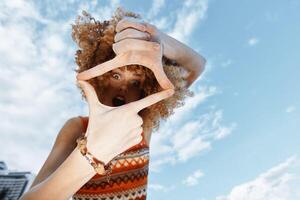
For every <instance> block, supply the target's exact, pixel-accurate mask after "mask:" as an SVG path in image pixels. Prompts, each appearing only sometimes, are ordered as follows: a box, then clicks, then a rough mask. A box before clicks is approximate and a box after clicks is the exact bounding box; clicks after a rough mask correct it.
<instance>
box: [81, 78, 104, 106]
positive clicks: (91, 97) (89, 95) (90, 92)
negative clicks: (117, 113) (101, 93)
mask: <svg viewBox="0 0 300 200" xmlns="http://www.w3.org/2000/svg"><path fill="white" fill-rule="evenodd" d="M77 83H78V84H79V86H80V87H81V89H82V90H83V92H84V94H85V96H86V99H87V102H88V104H89V108H90V109H91V108H93V106H94V105H96V104H98V103H99V101H98V96H97V94H96V91H95V89H94V87H93V86H92V85H91V84H90V83H88V82H87V81H77Z"/></svg>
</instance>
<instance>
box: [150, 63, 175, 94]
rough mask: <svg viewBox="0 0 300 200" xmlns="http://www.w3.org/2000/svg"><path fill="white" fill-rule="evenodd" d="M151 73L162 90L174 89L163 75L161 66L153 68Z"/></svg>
mask: <svg viewBox="0 0 300 200" xmlns="http://www.w3.org/2000/svg"><path fill="white" fill-rule="evenodd" d="M159 65H161V64H159ZM153 73H154V76H155V78H156V80H157V82H158V83H159V85H160V86H161V87H162V88H163V89H174V88H175V87H174V85H173V83H172V82H171V81H170V80H169V78H168V77H167V75H166V74H165V72H164V70H163V67H162V65H161V66H160V67H156V68H154V69H153Z"/></svg>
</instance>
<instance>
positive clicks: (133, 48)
mask: <svg viewBox="0 0 300 200" xmlns="http://www.w3.org/2000/svg"><path fill="white" fill-rule="evenodd" d="M126 27H133V28H135V29H141V28H142V30H144V28H143V26H142V25H141V24H139V23H137V22H131V21H127V20H123V21H122V20H121V21H120V22H119V23H118V25H117V28H116V30H117V32H118V33H117V34H116V36H115V41H117V42H116V43H114V44H113V50H114V51H115V53H116V57H115V58H113V59H112V60H109V61H107V62H105V63H102V64H100V65H97V66H95V67H93V68H91V69H89V70H86V71H84V72H81V73H79V74H78V75H77V80H78V83H79V85H80V86H81V88H82V89H83V91H84V93H85V95H86V99H87V102H88V105H89V123H88V127H87V132H86V135H87V140H88V141H90V142H88V144H87V148H88V149H90V152H91V153H92V154H93V155H95V156H96V157H97V158H98V159H100V160H102V161H104V162H105V163H108V162H109V161H110V160H111V159H112V158H114V157H115V156H116V155H118V154H119V153H121V152H123V151H125V150H126V149H128V148H129V147H131V146H133V145H135V144H138V143H139V142H141V140H142V136H141V133H142V132H143V129H142V124H143V119H142V117H140V116H139V115H138V113H139V111H141V110H142V109H144V108H146V107H148V106H151V105H153V104H155V103H157V102H159V101H161V100H163V99H166V98H168V97H170V96H172V95H173V94H174V86H173V84H172V83H171V82H170V80H169V79H168V78H167V76H166V74H165V73H164V70H163V66H162V48H163V47H162V45H161V43H157V42H151V41H144V40H143V39H145V38H148V35H147V34H148V33H145V32H144V33H143V32H140V31H137V30H135V29H126ZM122 30H123V32H122ZM132 64H138V65H142V66H145V67H148V68H149V69H151V70H152V71H153V73H154V75H155V76H156V78H157V80H158V83H159V84H160V85H161V87H162V88H163V89H164V90H163V91H161V92H157V93H155V94H152V95H149V96H147V97H145V98H143V99H140V100H137V101H134V102H130V103H128V104H125V105H121V106H118V107H110V106H106V105H104V104H102V103H101V102H100V101H99V100H98V97H97V93H96V91H95V89H94V88H93V86H92V85H91V84H89V83H88V82H87V81H86V80H88V79H91V78H94V77H96V76H100V75H102V74H104V73H106V72H108V71H110V70H113V69H115V68H118V67H122V66H125V65H132Z"/></svg>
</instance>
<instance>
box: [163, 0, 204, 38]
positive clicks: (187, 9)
mask: <svg viewBox="0 0 300 200" xmlns="http://www.w3.org/2000/svg"><path fill="white" fill-rule="evenodd" d="M207 9H208V1H207V0H199V1H193V0H187V1H183V5H182V7H181V8H180V9H179V10H178V11H177V12H176V21H175V23H174V26H173V28H172V30H170V31H169V33H168V34H169V35H171V36H172V37H174V38H175V39H177V40H179V41H182V42H188V39H189V36H190V34H191V33H192V31H193V30H194V29H195V28H196V27H198V26H199V24H200V22H201V21H202V20H204V19H205V16H206V13H207Z"/></svg>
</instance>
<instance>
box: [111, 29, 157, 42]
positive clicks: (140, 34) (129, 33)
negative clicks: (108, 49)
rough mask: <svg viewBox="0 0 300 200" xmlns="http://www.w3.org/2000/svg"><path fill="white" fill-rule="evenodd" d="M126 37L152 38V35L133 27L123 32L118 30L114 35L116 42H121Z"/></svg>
mask: <svg viewBox="0 0 300 200" xmlns="http://www.w3.org/2000/svg"><path fill="white" fill-rule="evenodd" d="M125 38H132V39H140V40H150V38H151V35H150V34H149V33H146V32H141V31H139V30H136V29H133V28H127V29H125V30H123V31H121V32H118V33H117V34H116V35H115V37H114V42H119V41H121V40H123V39H125Z"/></svg>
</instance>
